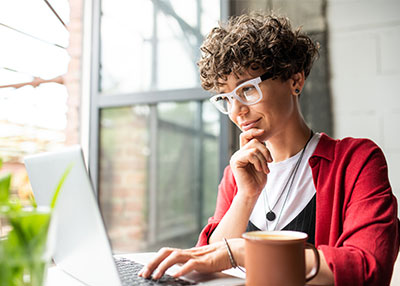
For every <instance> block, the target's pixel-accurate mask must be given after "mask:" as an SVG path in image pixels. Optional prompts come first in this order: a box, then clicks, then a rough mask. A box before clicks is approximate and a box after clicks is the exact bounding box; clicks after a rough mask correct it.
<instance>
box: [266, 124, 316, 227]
mask: <svg viewBox="0 0 400 286" xmlns="http://www.w3.org/2000/svg"><path fill="white" fill-rule="evenodd" d="M313 135H314V132H313V131H312V130H311V134H310V137H309V138H308V140H307V142H306V144H305V145H304V147H303V150H302V151H301V154H300V157H299V159H298V160H297V162H296V164H295V165H294V167H293V169H292V171H291V172H290V175H289V177H288V179H287V181H286V183H285V186H284V187H283V189H282V192H281V194H280V195H279V197H278V199H277V200H276V201H275V204H274V205H273V206H272V208H271V207H270V205H269V202H268V195H267V192H266V190H265V191H264V210H265V212H266V215H265V217H266V219H267V225H268V221H274V220H275V218H276V214H275V212H274V211H273V209H274V208H275V207H276V205H277V204H278V202H279V201H280V199H281V197H282V195H283V193H284V192H285V190H286V188H287V186H288V184H289V182H290V185H289V189H288V191H287V192H286V197H285V200H284V202H283V205H282V208H281V211H280V212H279V217H278V220H277V222H276V224H275V227H276V225H277V224H278V222H279V219H280V217H281V214H282V211H283V209H284V207H285V204H286V201H287V199H288V197H289V193H290V191H291V189H292V185H293V182H294V179H295V177H296V174H297V170H298V169H299V166H300V163H301V160H302V158H303V155H304V152H305V150H306V148H307V145H308V143H309V142H310V140H311V138H312V137H313ZM265 202H266V204H267V206H268V209H269V211H268V212H267V211H266V209H265V205H266V204H265Z"/></svg>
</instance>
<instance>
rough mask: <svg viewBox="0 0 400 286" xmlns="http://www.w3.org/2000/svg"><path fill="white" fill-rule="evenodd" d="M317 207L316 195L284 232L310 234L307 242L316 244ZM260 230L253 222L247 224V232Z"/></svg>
mask: <svg viewBox="0 0 400 286" xmlns="http://www.w3.org/2000/svg"><path fill="white" fill-rule="evenodd" d="M315 207H316V195H314V196H313V197H312V199H311V200H310V201H309V202H308V204H307V206H306V207H305V208H304V209H303V210H302V211H301V212H300V213H299V214H298V215H297V216H296V217H295V218H294V219H293V220H292V221H291V222H290V223H289V224H287V225H286V226H285V227H284V228H283V229H282V230H295V231H301V232H305V233H307V234H308V240H307V242H309V243H311V244H314V242H315ZM256 230H260V229H259V228H258V227H256V226H255V225H254V224H253V223H252V222H251V221H249V223H248V224H247V228H246V232H247V231H256Z"/></svg>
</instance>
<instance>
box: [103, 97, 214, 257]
mask: <svg viewBox="0 0 400 286" xmlns="http://www.w3.org/2000/svg"><path fill="white" fill-rule="evenodd" d="M205 105H208V103H202V102H183V103H172V102H168V103H159V104H157V105H151V106H150V105H140V106H134V107H119V108H107V109H103V110H102V111H101V129H100V187H99V193H100V205H101V209H102V213H103V217H104V218H105V222H106V227H107V230H108V233H109V236H110V238H111V241H112V246H113V249H114V251H116V252H119V251H122V252H123V251H139V250H156V249H158V248H159V247H161V246H164V245H166V244H168V245H170V246H178V247H190V246H193V245H194V244H195V243H196V240H197V237H198V234H199V231H200V229H201V228H202V227H203V225H204V224H205V222H206V218H208V217H209V216H211V215H212V212H213V210H214V207H215V201H216V194H217V185H218V175H219V174H218V167H217V166H218V156H219V154H218V143H219V142H218V134H219V130H218V128H217V127H216V126H214V128H212V130H213V131H214V133H209V132H207V131H206V129H205V128H204V127H205V126H206V125H207V124H205V122H204V120H203V118H204V117H203V115H204V112H203V111H204V110H205V108H204V106H205ZM215 113H217V111H216V110H215ZM173 115H175V116H173ZM210 124H211V123H209V125H210ZM214 124H215V125H217V126H218V125H219V122H218V121H215V122H214Z"/></svg>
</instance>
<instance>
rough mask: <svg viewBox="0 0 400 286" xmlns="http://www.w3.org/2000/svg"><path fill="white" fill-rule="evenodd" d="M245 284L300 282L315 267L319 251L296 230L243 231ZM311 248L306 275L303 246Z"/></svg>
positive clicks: (287, 285) (278, 285) (293, 284)
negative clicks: (310, 263) (310, 264)
mask: <svg viewBox="0 0 400 286" xmlns="http://www.w3.org/2000/svg"><path fill="white" fill-rule="evenodd" d="M242 236H243V238H244V239H245V267H246V285H249V286H282V285H285V286H304V285H305V283H306V282H307V281H310V280H311V279H313V278H314V277H315V276H316V275H317V274H318V270H319V254H318V251H317V250H316V249H315V247H314V246H313V245H312V244H310V243H307V242H306V241H307V238H308V235H307V234H306V233H303V232H298V231H285V230H282V231H252V232H247V233H244V234H243V235H242ZM306 248H310V249H312V250H313V251H314V255H315V261H316V263H315V266H314V267H313V268H312V269H311V270H310V272H309V273H307V275H306V273H305V272H306V269H305V268H306V267H305V249H306Z"/></svg>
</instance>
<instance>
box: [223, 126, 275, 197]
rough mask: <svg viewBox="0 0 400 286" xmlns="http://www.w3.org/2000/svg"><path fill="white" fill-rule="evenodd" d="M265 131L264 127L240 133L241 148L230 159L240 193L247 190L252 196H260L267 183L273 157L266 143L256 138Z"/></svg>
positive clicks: (247, 193)
mask: <svg viewBox="0 0 400 286" xmlns="http://www.w3.org/2000/svg"><path fill="white" fill-rule="evenodd" d="M263 133H264V130H262V129H256V128H252V129H250V130H247V131H244V132H243V133H242V134H240V149H239V150H238V151H237V152H236V153H235V154H233V155H232V157H231V160H230V166H231V169H232V172H233V174H234V176H235V180H236V184H237V186H238V194H239V193H240V192H245V193H246V195H248V196H250V197H254V196H257V197H258V196H259V194H260V193H261V191H262V189H263V188H264V186H265V184H266V183H267V174H268V173H269V168H268V163H270V162H272V157H271V154H270V152H269V151H268V149H267V147H266V146H265V144H264V143H262V142H260V141H259V140H258V139H257V138H256V137H259V136H261V135H262V134H263Z"/></svg>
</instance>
